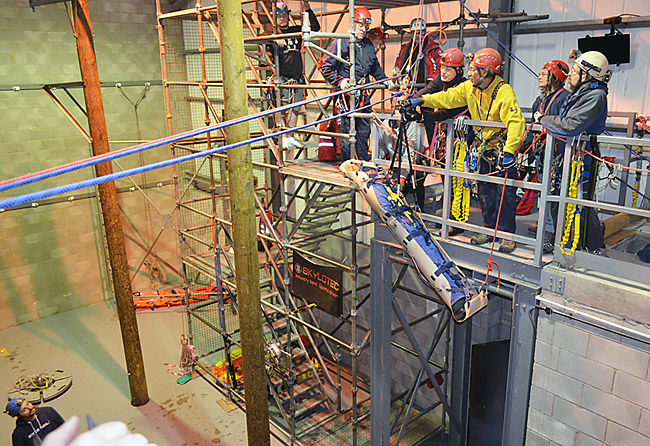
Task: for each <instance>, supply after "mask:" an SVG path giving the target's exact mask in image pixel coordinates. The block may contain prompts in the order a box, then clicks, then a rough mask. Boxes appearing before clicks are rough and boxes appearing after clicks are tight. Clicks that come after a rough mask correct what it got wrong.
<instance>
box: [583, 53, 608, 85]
mask: <svg viewBox="0 0 650 446" xmlns="http://www.w3.org/2000/svg"><path fill="white" fill-rule="evenodd" d="M576 64H578V67H580V69H581V70H582V71H584V72H585V73H587V74H588V75H590V76H591V77H593V78H594V79H596V80H599V81H601V82H605V83H607V82H609V79H610V78H611V77H612V70H610V69H609V62H607V58H606V57H605V56H604V55H603V54H602V53H600V52H598V51H587V52H586V53H584V54H582V55H580V57H578V58H577V59H576Z"/></svg>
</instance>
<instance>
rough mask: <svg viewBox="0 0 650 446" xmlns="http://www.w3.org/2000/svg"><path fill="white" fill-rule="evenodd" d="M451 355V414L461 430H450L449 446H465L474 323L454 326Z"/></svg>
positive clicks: (469, 322)
mask: <svg viewBox="0 0 650 446" xmlns="http://www.w3.org/2000/svg"><path fill="white" fill-rule="evenodd" d="M452 332H453V333H452V338H451V339H452V353H451V366H450V368H451V394H450V403H451V413H453V414H454V416H455V417H456V419H457V420H458V423H459V424H460V426H461V428H460V429H458V430H456V429H450V430H449V437H448V442H447V444H448V445H449V446H464V445H465V444H466V443H467V420H468V416H469V371H470V359H471V349H472V321H468V322H466V323H464V324H453V328H452Z"/></svg>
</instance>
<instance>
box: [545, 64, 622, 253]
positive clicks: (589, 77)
mask: <svg viewBox="0 0 650 446" xmlns="http://www.w3.org/2000/svg"><path fill="white" fill-rule="evenodd" d="M611 76H612V71H611V70H610V69H609V63H608V62H607V58H606V57H605V56H604V55H603V54H602V53H600V52H598V51H588V52H586V53H584V54H582V55H580V56H579V57H578V58H577V59H576V61H575V63H574V64H573V67H572V68H571V71H570V73H569V83H568V87H569V90H570V92H571V94H570V95H569V96H568V97H567V99H566V101H565V102H564V104H563V105H562V106H561V108H560V110H559V113H558V114H557V115H550V114H547V115H546V116H542V117H540V119H539V123H540V124H541V125H542V126H543V127H544V128H546V130H547V131H548V132H549V133H551V134H552V135H554V136H556V137H559V138H565V139H566V138H568V137H574V136H578V135H580V134H582V133H585V134H587V135H599V134H600V133H602V132H603V131H604V130H605V120H606V119H607V93H608V90H607V83H608V82H609V80H610V78H611ZM558 146H560V144H559V143H558ZM561 152H562V151H561ZM584 162H585V173H588V174H589V175H592V176H593V175H595V174H596V169H595V167H596V163H595V161H594V160H593V159H592V158H591V156H589V155H586V156H585V157H584ZM592 166H593V168H592ZM589 184H590V185H593V182H592V181H590V182H589ZM586 189H587V190H586V191H585V198H587V199H591V198H592V196H593V193H594V191H593V187H587V188H586ZM551 213H553V209H551ZM586 214H587V215H586V217H583V218H584V220H585V221H586V222H587V223H586V224H587V228H586V233H587V235H586V236H585V235H584V233H585V231H581V236H582V237H584V239H585V246H586V248H587V249H588V250H589V251H597V250H600V249H601V248H602V247H604V246H605V243H604V240H603V231H602V227H601V224H600V221H599V220H598V215H597V213H596V212H595V210H594V209H592V208H587V212H586ZM553 218H554V220H557V213H556V215H553ZM556 224H557V222H556Z"/></svg>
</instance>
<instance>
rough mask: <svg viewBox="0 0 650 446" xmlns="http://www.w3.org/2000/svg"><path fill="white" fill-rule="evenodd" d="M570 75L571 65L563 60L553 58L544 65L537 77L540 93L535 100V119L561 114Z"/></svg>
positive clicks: (567, 94) (567, 93) (537, 120)
mask: <svg viewBox="0 0 650 446" xmlns="http://www.w3.org/2000/svg"><path fill="white" fill-rule="evenodd" d="M568 75H569V66H568V65H567V64H566V62H564V61H561V60H551V61H549V62H548V63H546V64H545V65H544V67H543V68H542V70H541V71H540V72H539V76H538V77H537V85H538V86H539V90H540V93H541V94H540V95H539V96H537V98H536V99H535V102H533V109H532V111H533V120H534V121H535V122H539V118H541V117H542V116H545V115H550V116H555V115H559V114H560V108H561V107H562V104H564V101H565V100H566V98H567V96H569V94H570V93H569V90H567V89H565V88H564V82H566V78H567V76H568Z"/></svg>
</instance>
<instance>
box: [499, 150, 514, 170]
mask: <svg viewBox="0 0 650 446" xmlns="http://www.w3.org/2000/svg"><path fill="white" fill-rule="evenodd" d="M514 165H515V157H514V156H512V155H511V154H509V153H505V154H504V155H503V158H501V168H502V169H503V170H506V169H510V168H511V167H513V166H514Z"/></svg>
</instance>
